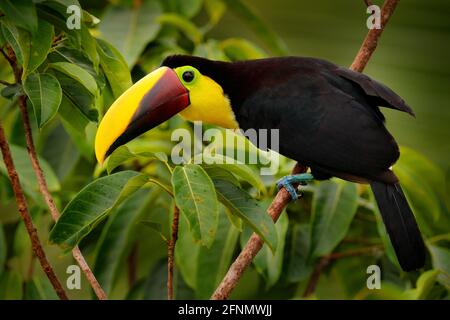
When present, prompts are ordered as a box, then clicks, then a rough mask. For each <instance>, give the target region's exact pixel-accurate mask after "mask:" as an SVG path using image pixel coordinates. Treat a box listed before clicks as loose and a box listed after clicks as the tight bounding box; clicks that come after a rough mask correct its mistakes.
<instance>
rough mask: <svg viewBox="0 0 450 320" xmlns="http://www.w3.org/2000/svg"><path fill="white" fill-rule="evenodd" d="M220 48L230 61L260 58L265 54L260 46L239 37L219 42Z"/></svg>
mask: <svg viewBox="0 0 450 320" xmlns="http://www.w3.org/2000/svg"><path fill="white" fill-rule="evenodd" d="M220 48H221V49H222V50H223V52H225V54H226V55H227V57H228V58H229V59H230V60H231V61H239V60H251V59H261V58H264V57H265V56H266V55H265V53H264V51H263V50H262V49H261V48H259V47H258V46H256V45H255V44H253V43H251V42H250V41H248V40H245V39H240V38H230V39H227V40H224V41H222V42H221V43H220Z"/></svg>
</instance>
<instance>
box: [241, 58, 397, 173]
mask: <svg viewBox="0 0 450 320" xmlns="http://www.w3.org/2000/svg"><path fill="white" fill-rule="evenodd" d="M324 73H325V74H324ZM258 82H259V83H260V85H259V86H258V88H257V89H256V90H255V91H254V92H253V93H252V94H250V95H249V96H248V97H247V98H246V99H245V100H244V101H243V103H242V105H241V107H240V108H239V114H238V115H237V117H238V122H239V124H240V125H241V126H242V127H243V129H248V128H266V129H279V130H280V131H279V132H280V145H279V151H280V153H281V154H283V155H285V156H287V157H289V158H291V159H294V160H297V161H300V162H302V163H304V164H306V165H308V166H311V167H312V168H314V167H316V168H318V169H320V170H321V171H325V172H327V173H329V174H331V175H335V176H339V177H344V178H345V177H346V176H354V177H362V178H365V179H374V180H377V179H379V180H382V181H385V180H388V178H389V177H385V175H386V171H388V169H389V167H390V166H391V165H392V164H393V163H394V162H395V161H396V160H397V159H398V156H399V151H398V146H397V144H396V142H395V141H394V139H393V137H392V136H391V135H390V134H389V132H388V131H387V130H386V128H385V127H384V124H383V122H382V121H381V120H382V119H380V116H379V115H378V113H379V111H378V113H377V108H374V107H373V106H372V105H370V103H369V101H368V100H367V99H366V98H365V94H364V92H363V91H362V90H361V89H360V88H359V87H357V86H355V85H354V84H352V83H350V82H349V81H347V80H344V79H343V78H341V77H340V76H338V75H337V74H336V73H332V71H329V72H327V71H324V69H323V68H309V67H307V68H299V69H298V72H296V73H293V74H291V76H289V77H286V78H284V79H283V81H276V82H274V81H270V80H268V81H264V79H261V78H259V79H258ZM264 83H267V85H266V84H264Z"/></svg>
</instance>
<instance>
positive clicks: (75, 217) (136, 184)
mask: <svg viewBox="0 0 450 320" xmlns="http://www.w3.org/2000/svg"><path fill="white" fill-rule="evenodd" d="M147 182H148V177H147V176H146V175H144V174H139V173H137V172H135V171H122V172H119V173H116V174H113V175H110V176H106V177H102V178H99V179H97V180H95V181H93V182H91V183H90V184H88V185H87V186H86V187H85V188H83V189H82V190H81V191H80V192H79V193H78V194H77V195H76V196H75V197H74V198H73V199H72V201H70V202H69V204H68V205H67V206H66V208H65V209H64V211H63V212H62V214H61V217H60V218H59V220H58V222H57V223H56V224H55V226H54V227H53V229H52V230H51V232H50V236H49V240H50V242H52V243H55V244H58V245H59V246H61V247H62V248H64V249H67V250H69V249H72V248H73V247H74V246H76V245H77V244H78V242H79V241H80V240H81V239H82V238H83V237H85V236H86V235H87V234H88V233H89V232H90V231H91V230H92V229H93V228H94V227H95V226H96V224H97V223H99V222H100V221H101V220H102V219H104V218H105V217H106V215H107V214H108V213H109V212H110V211H111V209H113V208H114V207H115V206H117V205H119V204H120V203H121V202H122V201H123V200H124V199H126V198H127V197H128V196H130V195H131V194H132V193H134V192H135V191H137V190H138V189H139V188H141V187H142V186H143V185H144V184H145V183H147Z"/></svg>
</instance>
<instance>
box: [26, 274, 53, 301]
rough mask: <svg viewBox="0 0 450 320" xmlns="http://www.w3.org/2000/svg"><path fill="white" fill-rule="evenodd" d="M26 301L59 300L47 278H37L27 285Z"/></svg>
mask: <svg viewBox="0 0 450 320" xmlns="http://www.w3.org/2000/svg"><path fill="white" fill-rule="evenodd" d="M24 299H25V300H58V296H57V295H56V293H55V290H54V289H53V287H52V285H51V284H50V282H49V281H48V279H47V278H37V277H33V279H31V280H29V281H27V282H26V283H25V292H24Z"/></svg>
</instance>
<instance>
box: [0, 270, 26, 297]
mask: <svg viewBox="0 0 450 320" xmlns="http://www.w3.org/2000/svg"><path fill="white" fill-rule="evenodd" d="M22 280H23V279H22V276H21V275H20V273H19V272H17V271H14V270H11V271H6V272H4V273H3V274H2V275H1V276H0V300H20V299H22V294H23V291H22Z"/></svg>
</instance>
